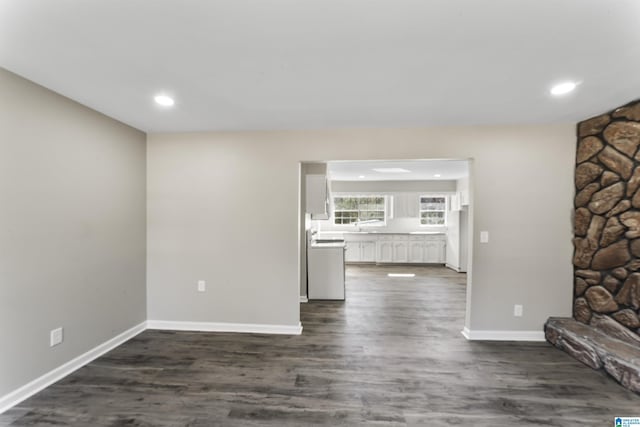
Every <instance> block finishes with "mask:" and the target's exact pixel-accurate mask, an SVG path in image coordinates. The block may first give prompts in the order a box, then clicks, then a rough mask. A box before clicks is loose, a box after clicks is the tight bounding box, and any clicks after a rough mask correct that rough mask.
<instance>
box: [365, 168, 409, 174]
mask: <svg viewBox="0 0 640 427" xmlns="http://www.w3.org/2000/svg"><path fill="white" fill-rule="evenodd" d="M373 170H374V171H376V172H380V173H410V172H411V171H410V170H407V169H402V168H377V169H373Z"/></svg>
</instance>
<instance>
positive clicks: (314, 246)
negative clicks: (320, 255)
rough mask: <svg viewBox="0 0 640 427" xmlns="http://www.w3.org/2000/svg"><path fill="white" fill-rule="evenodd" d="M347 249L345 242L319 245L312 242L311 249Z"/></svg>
mask: <svg viewBox="0 0 640 427" xmlns="http://www.w3.org/2000/svg"><path fill="white" fill-rule="evenodd" d="M344 247H345V243H344V242H335V243H317V242H312V243H311V248H314V249H315V248H319V249H322V248H344Z"/></svg>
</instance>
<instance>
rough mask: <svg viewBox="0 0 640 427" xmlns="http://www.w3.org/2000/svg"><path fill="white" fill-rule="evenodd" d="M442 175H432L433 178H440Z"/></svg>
mask: <svg viewBox="0 0 640 427" xmlns="http://www.w3.org/2000/svg"><path fill="white" fill-rule="evenodd" d="M441 176H442V175H440V174H439V173H436V174H434V175H433V177H434V178H440V177H441Z"/></svg>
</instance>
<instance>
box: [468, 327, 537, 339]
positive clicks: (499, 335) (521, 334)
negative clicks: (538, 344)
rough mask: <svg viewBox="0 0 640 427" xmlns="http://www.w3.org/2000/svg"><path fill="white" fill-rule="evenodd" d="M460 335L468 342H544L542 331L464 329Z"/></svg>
mask: <svg viewBox="0 0 640 427" xmlns="http://www.w3.org/2000/svg"><path fill="white" fill-rule="evenodd" d="M462 335H463V336H464V337H465V338H466V339H468V340H469V341H546V339H545V336H544V331H472V330H470V329H469V328H467V327H465V328H464V329H463V330H462Z"/></svg>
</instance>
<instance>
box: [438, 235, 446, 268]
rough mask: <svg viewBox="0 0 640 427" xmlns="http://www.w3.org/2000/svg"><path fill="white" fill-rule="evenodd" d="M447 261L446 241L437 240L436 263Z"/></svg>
mask: <svg viewBox="0 0 640 427" xmlns="http://www.w3.org/2000/svg"><path fill="white" fill-rule="evenodd" d="M446 261H447V242H446V241H444V240H440V241H438V261H437V262H438V264H444V263H445V262H446Z"/></svg>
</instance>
